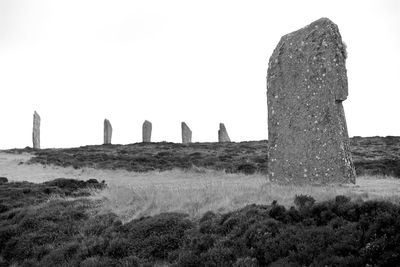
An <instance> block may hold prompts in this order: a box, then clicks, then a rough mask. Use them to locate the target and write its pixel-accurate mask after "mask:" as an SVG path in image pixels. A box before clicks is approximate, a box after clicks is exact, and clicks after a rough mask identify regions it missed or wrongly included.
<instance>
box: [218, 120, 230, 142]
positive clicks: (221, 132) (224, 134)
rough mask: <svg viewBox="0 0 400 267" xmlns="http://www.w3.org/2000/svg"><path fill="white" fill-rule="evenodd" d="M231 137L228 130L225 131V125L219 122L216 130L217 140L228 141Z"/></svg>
mask: <svg viewBox="0 0 400 267" xmlns="http://www.w3.org/2000/svg"><path fill="white" fill-rule="evenodd" d="M230 141H231V139H230V138H229V135H228V132H227V131H226V128H225V125H224V124H223V123H220V124H219V130H218V142H220V143H222V142H230Z"/></svg>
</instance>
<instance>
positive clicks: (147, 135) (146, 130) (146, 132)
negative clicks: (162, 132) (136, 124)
mask: <svg viewBox="0 0 400 267" xmlns="http://www.w3.org/2000/svg"><path fill="white" fill-rule="evenodd" d="M151 130H152V125H151V122H149V121H147V120H145V121H144V122H143V127H142V131H143V142H144V143H145V142H151Z"/></svg>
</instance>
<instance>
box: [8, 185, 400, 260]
mask: <svg viewBox="0 0 400 267" xmlns="http://www.w3.org/2000/svg"><path fill="white" fill-rule="evenodd" d="M87 183H89V184H90V183H93V184H96V183H95V182H94V181H92V182H87ZM46 188H52V189H54V190H53V192H60V194H62V195H65V194H66V193H65V192H70V190H80V189H79V186H78V188H77V187H76V183H74V182H72V181H68V180H57V181H55V182H54V181H53V182H52V183H47V184H40V185H34V184H30V183H7V184H3V185H0V190H1V191H0V197H1V198H0V199H1V202H0V204H2V205H4V206H7V207H8V208H7V210H6V211H4V212H2V213H0V266H9V265H14V266H153V265H154V264H155V263H156V262H164V263H167V264H169V265H172V266H236V267H254V266H396V265H397V264H398V262H400V246H399V245H398V244H400V205H398V204H391V203H388V202H384V201H367V202H353V201H351V200H350V199H349V198H348V197H345V196H336V197H335V198H334V199H332V200H330V201H325V202H315V200H314V199H313V198H312V197H311V196H307V195H300V196H297V197H296V198H295V201H294V202H295V207H291V208H289V209H287V208H285V207H283V206H281V205H279V203H277V202H276V201H274V202H273V203H271V205H255V204H253V205H248V206H246V207H244V208H242V209H240V210H236V211H232V212H228V213H224V214H219V213H214V212H206V213H205V214H204V215H203V216H202V218H200V219H198V220H196V221H193V220H190V219H189V218H188V216H187V215H185V214H181V213H162V214H159V215H156V216H152V217H144V218H140V219H135V220H132V221H130V222H127V223H125V224H122V222H121V221H120V219H119V218H118V217H117V216H116V215H115V214H113V213H109V212H105V213H99V211H98V210H97V209H96V207H97V206H98V205H99V204H101V203H99V202H98V201H94V200H89V199H86V198H78V199H74V200H65V199H62V198H60V199H57V198H56V199H54V198H53V199H52V200H50V201H44V200H46V196H48V194H46V193H45V192H44V189H46ZM7 192H8V193H7ZM9 192H13V193H15V194H12V193H9ZM72 192H73V191H72ZM35 196H36V197H37V199H38V201H34V199H35ZM27 199H28V200H29V201H28V200H27ZM47 199H48V198H47ZM14 201H16V202H18V205H17V206H15V205H13V204H10V203H14Z"/></svg>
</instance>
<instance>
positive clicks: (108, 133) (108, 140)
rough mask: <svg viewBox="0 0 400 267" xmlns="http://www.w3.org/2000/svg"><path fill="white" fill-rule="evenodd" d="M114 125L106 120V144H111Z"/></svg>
mask: <svg viewBox="0 0 400 267" xmlns="http://www.w3.org/2000/svg"><path fill="white" fill-rule="evenodd" d="M112 130H113V129H112V126H111V123H110V121H109V120H107V119H105V120H104V144H105V145H109V144H111V137H112Z"/></svg>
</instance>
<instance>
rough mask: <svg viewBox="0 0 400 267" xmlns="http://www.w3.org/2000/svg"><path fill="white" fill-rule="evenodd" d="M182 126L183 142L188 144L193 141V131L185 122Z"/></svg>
mask: <svg viewBox="0 0 400 267" xmlns="http://www.w3.org/2000/svg"><path fill="white" fill-rule="evenodd" d="M181 128H182V143H183V144H187V143H191V142H192V131H191V130H190V128H189V126H187V124H186V123H185V122H182V123H181Z"/></svg>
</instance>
